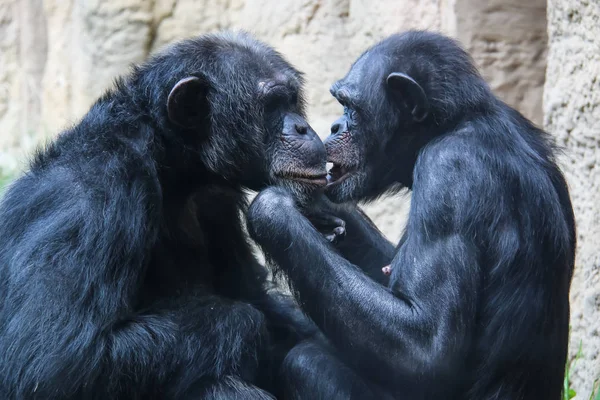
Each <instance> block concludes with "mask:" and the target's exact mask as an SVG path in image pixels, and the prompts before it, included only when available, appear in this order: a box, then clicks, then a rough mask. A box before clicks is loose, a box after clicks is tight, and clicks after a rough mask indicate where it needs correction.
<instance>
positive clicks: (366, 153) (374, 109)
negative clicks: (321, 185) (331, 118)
mask: <svg viewBox="0 0 600 400" xmlns="http://www.w3.org/2000/svg"><path fill="white" fill-rule="evenodd" d="M389 59H390V57H386V56H384V55H382V54H381V53H377V52H367V53H365V54H363V55H362V56H361V57H360V58H359V59H358V60H357V61H356V62H355V63H354V64H353V66H352V68H351V69H350V71H349V72H348V74H347V75H346V76H345V77H344V78H343V79H341V80H340V81H338V82H336V83H335V84H333V86H332V87H331V90H330V91H331V94H332V95H333V96H334V97H335V98H336V99H337V100H338V102H339V103H340V104H341V105H342V106H343V107H344V114H343V115H342V116H341V117H340V118H339V119H338V120H336V121H335V122H334V123H333V124H332V125H331V135H330V136H329V137H328V138H327V139H326V140H325V148H326V150H327V161H328V162H331V163H333V167H332V168H331V169H330V170H329V174H328V176H327V180H328V184H327V187H326V194H327V196H328V197H329V198H330V199H331V200H332V201H334V202H336V203H343V202H348V201H350V202H357V201H370V200H373V199H376V198H377V197H379V196H380V195H382V194H383V193H385V192H389V191H395V190H398V189H401V188H402V187H410V186H411V185H412V169H413V167H414V163H415V161H416V155H417V153H418V149H419V147H420V146H421V145H422V143H420V141H421V139H419V138H420V137H423V138H425V137H426V136H427V135H424V134H423V132H422V131H423V127H425V126H426V125H424V124H423V121H424V120H425V119H426V118H427V116H428V111H427V110H428V109H427V104H425V103H424V102H425V101H426V99H425V97H424V93H422V89H421V87H420V86H419V85H418V84H417V83H416V82H415V81H414V80H413V79H412V78H411V77H409V76H407V75H405V74H401V73H396V72H394V68H393V66H392V65H390V62H389ZM416 138H417V139H416Z"/></svg>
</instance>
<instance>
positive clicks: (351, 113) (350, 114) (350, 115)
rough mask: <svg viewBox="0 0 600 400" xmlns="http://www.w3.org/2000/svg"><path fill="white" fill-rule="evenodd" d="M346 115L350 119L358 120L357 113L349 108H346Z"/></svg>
mask: <svg viewBox="0 0 600 400" xmlns="http://www.w3.org/2000/svg"><path fill="white" fill-rule="evenodd" d="M344 114H345V115H346V116H347V117H348V118H349V119H350V120H354V119H355V118H356V111H355V110H353V109H351V108H350V107H348V106H344Z"/></svg>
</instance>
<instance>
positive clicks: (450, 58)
mask: <svg viewBox="0 0 600 400" xmlns="http://www.w3.org/2000/svg"><path fill="white" fill-rule="evenodd" d="M331 92H332V94H333V95H334V96H335V97H336V98H337V99H338V100H339V102H340V103H341V104H342V105H343V106H344V116H343V117H341V118H340V119H339V120H338V121H337V122H335V123H334V124H333V126H332V128H331V136H330V137H329V138H328V139H327V140H326V142H325V144H326V148H327V151H328V159H329V161H331V162H333V164H334V167H333V168H332V169H331V171H330V183H329V185H328V189H327V192H328V194H329V197H330V198H331V199H333V200H334V201H335V202H345V201H357V200H370V199H373V198H376V197H377V196H379V195H381V194H383V193H384V192H387V191H392V190H394V189H397V188H399V187H407V188H409V189H411V190H412V203H411V207H410V213H409V217H408V223H407V226H406V230H405V233H404V236H403V238H402V240H401V241H400V244H399V245H398V247H397V251H396V253H395V256H394V257H393V261H392V263H391V269H392V273H391V277H390V278H389V284H388V285H387V287H386V285H382V284H381V283H384V284H385V283H386V280H387V279H388V278H387V277H386V276H385V274H384V273H382V271H381V268H382V267H383V266H385V265H387V264H388V261H389V257H390V253H391V252H392V249H391V246H390V245H389V243H386V242H385V241H384V240H383V239H382V238H381V237H380V234H379V233H378V232H377V230H376V229H375V228H374V227H373V226H372V225H371V224H370V223H369V221H367V220H365V219H364V218H361V217H360V214H358V213H356V212H349V211H347V210H345V209H344V208H343V207H338V208H335V207H333V206H332V207H331V208H329V209H326V208H323V209H322V210H323V211H322V212H324V213H333V214H334V215H336V216H337V217H339V218H341V219H344V220H345V221H346V232H347V235H348V236H347V237H346V238H345V239H344V241H343V242H342V243H346V244H345V245H343V244H341V245H340V246H338V249H337V251H336V250H335V249H334V248H333V247H332V245H331V244H330V243H329V242H327V241H325V240H324V239H323V237H322V236H321V235H320V234H318V233H317V232H316V230H315V229H313V228H312V226H311V225H310V224H309V222H308V221H307V220H306V219H305V218H304V217H303V216H302V215H301V214H300V213H299V212H298V211H297V209H296V207H295V205H294V202H293V200H292V198H291V197H290V196H289V195H288V194H286V192H285V191H283V190H281V189H277V188H274V189H267V190H265V191H263V192H262V193H261V194H260V195H259V196H258V197H257V198H256V199H255V201H254V203H253V204H252V205H251V207H250V210H249V214H248V220H249V227H250V232H251V234H252V236H253V237H254V238H255V239H256V240H257V241H258V243H259V244H260V245H261V246H262V248H263V249H264V250H265V251H266V252H267V253H268V254H269V256H270V257H271V258H272V259H273V260H274V262H275V263H276V264H277V265H278V266H279V267H280V268H281V269H283V270H284V272H285V273H286V274H287V276H288V278H289V279H290V281H291V283H292V285H293V288H294V289H295V292H296V294H297V295H298V297H299V300H300V302H301V305H302V307H303V308H304V310H306V312H308V314H309V315H310V316H311V317H312V319H313V320H314V321H315V322H316V323H317V325H318V326H319V327H320V328H321V329H322V330H323V332H324V333H325V335H326V336H327V337H328V338H329V339H330V343H331V346H332V348H334V349H335V351H334V350H329V351H324V350H323V349H322V348H320V347H319V346H317V345H315V344H311V342H307V343H305V344H301V345H299V347H298V348H297V349H295V350H292V351H291V352H290V353H289V355H288V357H287V358H286V361H285V363H286V367H287V368H288V369H287V370H286V369H284V373H285V371H293V372H294V374H295V378H294V379H287V380H286V383H287V385H288V390H289V393H290V397H296V398H307V399H309V398H310V399H331V398H334V397H335V396H336V395H339V398H356V399H365V398H370V397H374V398H384V396H385V395H389V396H390V397H392V398H406V399H471V400H486V399H489V400H491V399H511V400H531V399H549V400H558V399H560V397H561V396H560V394H561V388H562V382H563V374H564V366H565V360H566V355H567V336H568V324H569V286H570V281H571V275H572V272H573V263H574V250H575V226H574V220H573V211H572V207H571V203H570V199H569V193H568V189H567V185H566V183H565V180H564V178H563V176H562V174H561V172H560V170H559V169H558V167H557V165H556V164H555V161H554V149H553V144H552V141H551V140H550V138H549V137H548V135H547V134H546V133H544V132H542V131H541V130H540V129H537V128H536V127H534V126H533V125H532V124H531V123H530V122H529V121H528V120H527V119H526V118H524V117H523V116H522V115H521V114H519V113H518V112H517V111H515V110H513V109H512V108H510V107H509V106H507V105H506V104H504V103H503V102H502V101H500V100H498V99H497V98H496V97H495V96H494V95H493V94H492V92H491V91H490V89H489V88H488V86H487V85H486V83H485V82H484V81H483V79H482V78H481V77H480V75H479V74H478V73H477V71H476V69H475V68H474V67H473V64H472V62H471V60H470V58H469V57H468V55H467V54H466V53H465V52H463V50H461V49H460V47H459V46H458V45H457V44H455V43H454V42H453V41H452V40H450V39H448V38H445V37H443V36H440V35H438V34H434V33H427V32H408V33H404V34H399V35H395V36H392V37H390V38H388V39H386V40H384V41H382V42H381V43H379V44H377V45H375V46H374V47H372V48H371V49H369V50H368V51H366V52H365V53H364V54H363V55H362V56H361V57H360V58H359V59H358V60H357V61H356V62H355V63H354V64H353V66H352V68H351V69H350V72H349V73H348V74H347V75H346V77H345V78H344V79H342V80H341V81H339V82H337V83H335V84H334V85H333V87H332V89H331ZM349 260H350V261H349ZM285 376H287V377H289V376H288V375H285ZM304 394H306V396H303V395H304Z"/></svg>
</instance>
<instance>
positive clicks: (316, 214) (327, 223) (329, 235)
mask: <svg viewBox="0 0 600 400" xmlns="http://www.w3.org/2000/svg"><path fill="white" fill-rule="evenodd" d="M301 212H302V214H304V216H305V217H306V218H307V219H308V220H309V221H310V223H311V224H312V225H313V226H314V227H315V229H316V230H317V231H319V232H320V233H321V234H322V235H323V236H324V237H325V239H326V240H328V241H329V242H332V243H333V242H336V241H339V240H342V239H343V238H344V236H345V235H346V222H344V220H342V219H341V218H338V217H337V216H336V205H335V204H334V203H332V202H331V201H330V200H329V199H327V198H326V197H325V196H319V197H318V198H316V199H315V201H314V202H313V203H311V204H310V205H308V206H305V207H303V209H302V210H301Z"/></svg>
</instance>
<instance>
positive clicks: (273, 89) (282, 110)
mask: <svg viewBox="0 0 600 400" xmlns="http://www.w3.org/2000/svg"><path fill="white" fill-rule="evenodd" d="M282 78H283V79H282ZM259 88H260V91H261V95H260V96H259V97H260V99H261V103H262V107H263V110H264V111H263V118H264V120H265V131H266V132H265V138H266V142H267V146H266V149H265V150H266V152H265V153H266V154H265V155H266V160H267V172H268V177H269V181H270V182H272V183H275V184H277V185H281V186H284V187H286V188H288V189H289V190H290V191H292V193H294V194H295V195H296V197H297V198H298V199H300V200H303V199H306V198H307V197H309V196H310V195H311V194H312V193H313V192H315V191H316V190H318V189H321V188H324V187H325V185H326V184H327V179H326V177H327V170H326V169H325V164H326V153H325V146H324V145H323V142H321V139H320V138H319V136H318V135H317V134H316V133H315V131H314V130H313V129H312V128H311V127H310V125H309V124H308V122H306V119H305V118H304V112H303V109H302V108H303V107H302V105H301V104H300V100H299V99H300V94H299V90H298V89H296V88H295V87H294V86H293V85H292V84H290V83H289V82H287V81H286V79H285V78H284V77H281V76H280V77H279V80H278V79H271V80H266V81H261V82H259ZM256 189H257V190H258V189H260V188H256Z"/></svg>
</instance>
